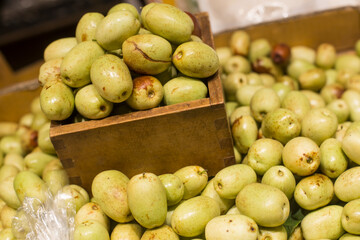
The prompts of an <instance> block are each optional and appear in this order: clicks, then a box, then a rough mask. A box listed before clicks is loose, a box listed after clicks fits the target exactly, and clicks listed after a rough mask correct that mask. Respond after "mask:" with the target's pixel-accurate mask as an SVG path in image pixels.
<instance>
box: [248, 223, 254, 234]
mask: <svg viewBox="0 0 360 240" xmlns="http://www.w3.org/2000/svg"><path fill="white" fill-rule="evenodd" d="M249 225H250V231H251V232H255V230H256V229H255V228H254V226H253V225H252V224H251V223H249Z"/></svg>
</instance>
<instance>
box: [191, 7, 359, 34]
mask: <svg viewBox="0 0 360 240" xmlns="http://www.w3.org/2000/svg"><path fill="white" fill-rule="evenodd" d="M359 4H360V1H359V0H328V1H323V0H313V1H307V0H297V1H289V0H274V1H266V0H253V1H247V0H225V1H219V0H198V6H199V10H200V11H206V12H208V13H209V16H210V22H211V27H212V31H213V33H214V34H216V33H219V32H223V31H226V30H231V29H237V28H241V27H245V26H248V25H253V24H257V23H262V22H267V21H272V20H277V19H283V18H288V17H292V16H296V15H300V14H307V13H312V12H316V11H321V10H327V9H332V8H337V7H342V6H359Z"/></svg>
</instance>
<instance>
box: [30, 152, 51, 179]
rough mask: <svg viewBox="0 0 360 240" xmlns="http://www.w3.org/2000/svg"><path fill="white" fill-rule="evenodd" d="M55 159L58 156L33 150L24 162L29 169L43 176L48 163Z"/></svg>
mask: <svg viewBox="0 0 360 240" xmlns="http://www.w3.org/2000/svg"><path fill="white" fill-rule="evenodd" d="M54 159H57V157H55V156H53V155H49V154H46V153H43V152H32V153H29V154H28V155H26V156H25V158H24V162H25V167H26V169H27V170H29V171H31V172H34V173H35V174H37V175H39V176H40V177H41V176H42V172H43V170H44V168H45V166H46V164H48V163H49V162H51V161H52V160H54Z"/></svg>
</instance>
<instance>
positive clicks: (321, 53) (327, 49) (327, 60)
mask: <svg viewBox="0 0 360 240" xmlns="http://www.w3.org/2000/svg"><path fill="white" fill-rule="evenodd" d="M335 60H336V49H335V47H334V46H333V45H332V44H329V43H322V44H320V45H319V46H318V48H317V50H316V58H315V62H316V65H318V66H319V67H321V68H324V69H328V68H332V67H333V66H334V64H335Z"/></svg>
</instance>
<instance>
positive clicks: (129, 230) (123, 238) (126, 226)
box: [111, 223, 144, 240]
mask: <svg viewBox="0 0 360 240" xmlns="http://www.w3.org/2000/svg"><path fill="white" fill-rule="evenodd" d="M143 232H144V230H143V228H142V227H141V226H140V225H139V224H138V223H119V224H117V225H116V226H115V228H114V229H113V230H112V232H111V240H140V239H141V236H142V234H143Z"/></svg>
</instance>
